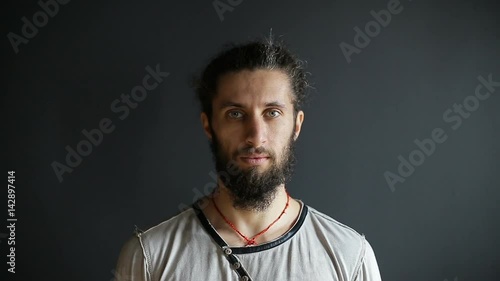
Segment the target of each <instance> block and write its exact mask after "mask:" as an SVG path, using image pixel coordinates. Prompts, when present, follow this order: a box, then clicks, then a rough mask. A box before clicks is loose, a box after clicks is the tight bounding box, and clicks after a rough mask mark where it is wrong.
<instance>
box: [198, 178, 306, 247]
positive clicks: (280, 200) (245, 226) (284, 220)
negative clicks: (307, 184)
mask: <svg viewBox="0 0 500 281" xmlns="http://www.w3.org/2000/svg"><path fill="white" fill-rule="evenodd" d="M287 200H288V194H287V192H286V190H285V185H284V184H282V185H280V186H278V187H277V190H276V194H275V196H274V199H273V200H272V201H271V204H270V205H269V207H268V208H267V209H265V210H263V211H256V210H245V209H239V208H235V207H234V206H233V199H232V197H231V192H230V191H229V190H228V189H227V188H226V187H225V186H224V185H223V184H222V183H219V188H217V189H216V190H215V192H214V194H213V202H215V205H216V206H217V208H218V209H219V210H220V212H221V213H222V214H223V215H224V217H225V218H226V219H227V220H228V221H230V222H231V223H232V224H233V225H234V226H235V227H236V228H237V229H238V230H239V231H240V232H241V233H243V234H244V235H245V236H247V237H249V238H251V237H253V236H254V235H256V234H257V233H259V232H260V231H262V230H263V229H265V228H266V227H268V226H269V225H270V224H271V223H273V221H275V220H276V219H277V218H278V217H279V216H280V215H281V214H282V212H283V209H284V208H285V205H286V204H287ZM210 202H211V203H210V207H209V209H208V210H207V212H206V213H207V217H208V218H209V220H210V222H211V223H212V225H213V226H214V227H215V229H216V230H217V231H218V232H219V234H221V236H223V238H224V239H225V240H226V241H228V240H229V241H235V242H234V243H229V242H228V243H229V244H238V243H237V242H236V241H239V242H240V243H243V244H245V243H244V240H242V238H241V237H240V236H239V235H238V234H237V233H236V232H235V231H234V230H233V229H232V228H231V226H229V225H228V223H227V222H226V221H225V220H224V219H223V218H222V216H221V215H220V214H219V213H218V212H217V210H216V208H215V205H213V202H212V200H210ZM298 211H300V205H299V204H298V202H296V201H295V200H293V199H291V198H290V200H289V206H288V208H287V210H286V212H285V213H284V214H283V215H282V217H281V218H280V219H279V220H278V221H276V223H275V224H273V225H272V227H271V228H270V229H269V230H268V231H267V232H266V233H264V234H262V237H260V238H258V239H256V241H257V242H258V243H259V244H260V243H263V242H265V241H268V240H270V239H274V238H277V237H278V236H280V235H281V234H283V233H284V232H286V231H287V230H288V229H289V228H290V227H291V226H292V225H293V222H294V221H295V219H296V217H297V215H298ZM224 236H225V237H224Z"/></svg>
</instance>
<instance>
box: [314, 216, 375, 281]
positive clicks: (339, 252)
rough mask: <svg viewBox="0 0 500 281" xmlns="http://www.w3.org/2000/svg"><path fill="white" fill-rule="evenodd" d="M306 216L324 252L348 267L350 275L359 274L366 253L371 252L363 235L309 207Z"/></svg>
mask: <svg viewBox="0 0 500 281" xmlns="http://www.w3.org/2000/svg"><path fill="white" fill-rule="evenodd" d="M308 214H309V220H310V223H311V224H312V228H313V229H314V231H315V233H316V235H317V237H318V239H319V240H320V243H322V244H323V245H324V247H325V248H326V250H327V251H329V252H330V253H331V255H334V256H335V257H336V259H337V260H338V261H339V262H340V263H342V264H344V265H346V266H347V267H349V268H350V270H349V271H350V273H351V274H352V275H354V274H356V273H357V272H359V270H360V267H361V266H362V264H363V261H364V258H365V255H366V253H367V251H370V250H371V248H370V244H369V243H368V241H367V240H366V238H365V235H364V234H360V233H359V232H357V231H356V230H354V229H353V228H352V227H349V226H347V225H346V224H344V223H341V222H339V221H337V220H336V219H334V218H332V217H330V216H328V215H326V214H324V213H322V212H320V211H318V210H316V209H315V208H312V207H310V206H308ZM352 275H351V276H352Z"/></svg>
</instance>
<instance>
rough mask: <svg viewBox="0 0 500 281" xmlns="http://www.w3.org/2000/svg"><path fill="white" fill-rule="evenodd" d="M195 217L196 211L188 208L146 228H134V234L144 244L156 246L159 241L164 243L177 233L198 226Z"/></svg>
mask: <svg viewBox="0 0 500 281" xmlns="http://www.w3.org/2000/svg"><path fill="white" fill-rule="evenodd" d="M196 219H197V218H196V211H195V210H194V209H193V208H188V209H186V210H184V211H182V212H181V213H179V214H177V215H175V216H172V217H170V218H168V219H166V220H164V221H162V222H160V223H158V224H156V225H154V226H152V227H150V228H148V229H146V230H136V235H137V236H140V237H141V240H142V243H143V244H144V245H145V246H158V244H159V243H165V241H168V240H169V239H170V238H174V237H175V236H176V235H178V234H185V233H186V231H189V230H193V229H194V228H196V227H198V224H197V222H196Z"/></svg>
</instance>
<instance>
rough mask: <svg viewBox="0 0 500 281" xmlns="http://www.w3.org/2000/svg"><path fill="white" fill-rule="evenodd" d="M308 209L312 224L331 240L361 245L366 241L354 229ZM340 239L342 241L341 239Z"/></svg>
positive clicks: (312, 209)
mask: <svg viewBox="0 0 500 281" xmlns="http://www.w3.org/2000/svg"><path fill="white" fill-rule="evenodd" d="M307 207H308V213H309V217H310V220H311V222H312V223H313V224H314V225H315V227H316V228H317V229H318V230H321V231H324V232H325V234H326V235H328V236H329V238H335V239H336V240H337V242H339V241H344V242H345V243H354V244H359V243H361V242H362V241H363V239H364V234H360V233H359V232H357V231H356V230H354V229H353V228H352V227H349V226H347V225H346V224H343V223H341V222H339V221H338V220H336V219H334V218H332V217H330V216H329V215H327V214H325V213H322V212H320V211H318V210H316V209H315V208H313V207H311V206H307ZM339 238H340V239H339Z"/></svg>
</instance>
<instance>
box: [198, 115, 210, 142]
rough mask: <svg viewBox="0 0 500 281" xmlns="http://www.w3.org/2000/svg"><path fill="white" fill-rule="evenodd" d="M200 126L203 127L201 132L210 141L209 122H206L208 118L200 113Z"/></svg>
mask: <svg viewBox="0 0 500 281" xmlns="http://www.w3.org/2000/svg"><path fill="white" fill-rule="evenodd" d="M200 118H201V125H202V126H203V131H204V132H205V135H207V137H208V139H209V140H212V132H211V131H210V122H209V120H208V116H207V114H206V113H205V112H202V113H201V116H200Z"/></svg>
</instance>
